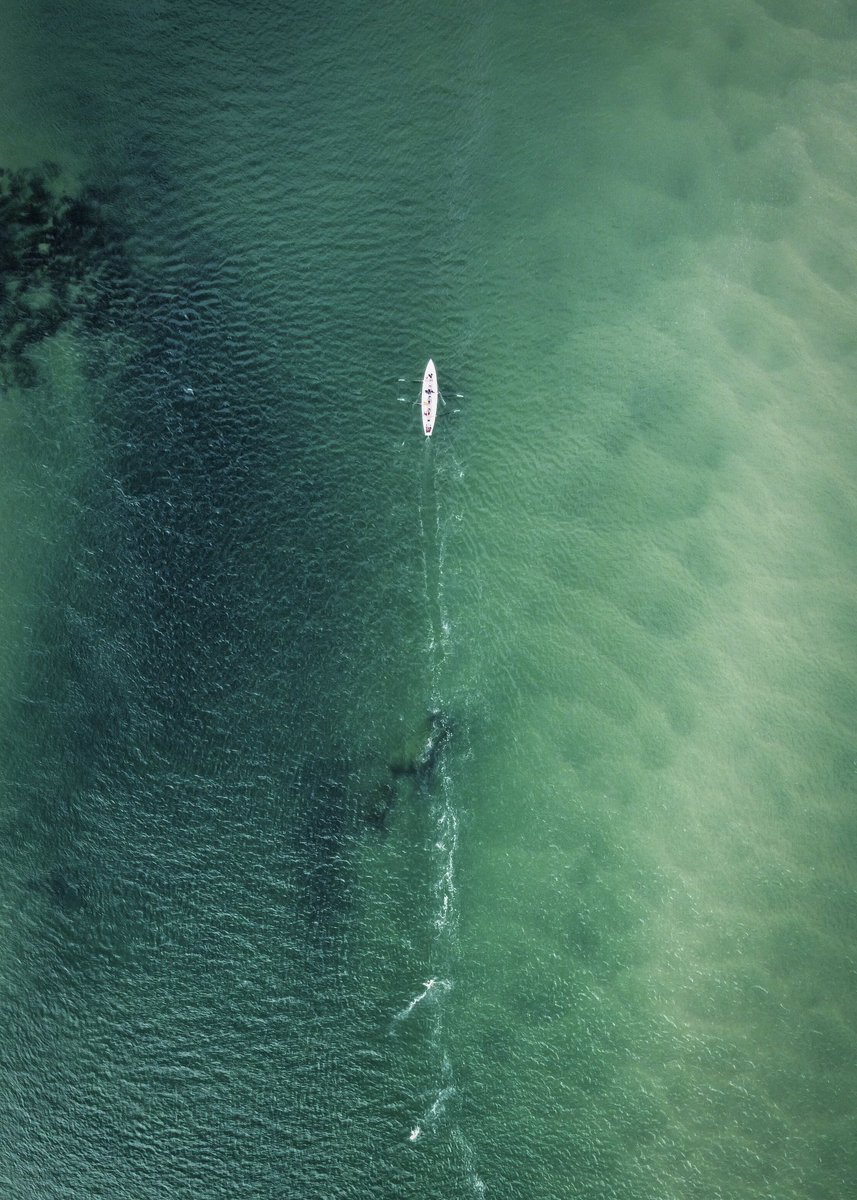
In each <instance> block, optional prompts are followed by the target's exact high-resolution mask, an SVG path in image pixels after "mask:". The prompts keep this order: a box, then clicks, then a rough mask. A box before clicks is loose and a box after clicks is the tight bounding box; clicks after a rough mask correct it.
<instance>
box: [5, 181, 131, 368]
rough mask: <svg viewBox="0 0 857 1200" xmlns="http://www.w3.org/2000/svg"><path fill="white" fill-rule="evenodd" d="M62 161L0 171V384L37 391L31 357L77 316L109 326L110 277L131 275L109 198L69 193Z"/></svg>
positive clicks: (86, 191) (90, 191)
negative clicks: (61, 178) (64, 181)
mask: <svg viewBox="0 0 857 1200" xmlns="http://www.w3.org/2000/svg"><path fill="white" fill-rule="evenodd" d="M59 179H60V169H59V167H58V166H57V165H56V163H43V164H42V165H41V166H40V167H38V168H24V169H22V170H19V171H10V170H7V169H6V168H3V167H0V383H2V384H5V385H7V386H8V385H9V384H14V385H16V386H18V387H31V386H32V385H33V384H35V383H36V382H37V379H38V369H37V367H36V363H35V362H34V360H33V358H32V355H31V353H30V352H31V351H32V349H33V348H34V347H35V346H36V345H38V344H39V343H40V342H42V341H43V340H44V339H45V338H47V337H50V336H52V335H53V334H55V333H57V332H58V331H59V330H60V329H62V328H63V326H65V325H67V324H68V323H69V322H71V321H73V320H75V319H76V318H84V319H86V321H87V324H88V325H89V326H90V327H91V328H97V327H98V326H99V325H103V324H105V323H107V324H109V323H110V316H109V311H108V310H109V308H110V300H109V297H110V294H111V276H112V275H114V274H116V273H117V272H118V273H119V274H120V275H122V276H124V275H126V274H127V271H126V268H125V266H124V264H123V259H124V249H123V248H124V243H125V236H124V233H123V232H122V231H121V230H120V228H119V225H118V223H117V221H116V217H115V212H114V211H113V210H112V209H111V208H110V204H109V201H110V199H111V196H110V195H109V194H108V193H107V192H106V191H105V190H104V189H102V188H97V187H92V186H86V187H82V188H81V189H80V190H79V191H77V192H74V193H73V192H70V191H66V190H64V189H63V188H62V186H61V184H60V182H59Z"/></svg>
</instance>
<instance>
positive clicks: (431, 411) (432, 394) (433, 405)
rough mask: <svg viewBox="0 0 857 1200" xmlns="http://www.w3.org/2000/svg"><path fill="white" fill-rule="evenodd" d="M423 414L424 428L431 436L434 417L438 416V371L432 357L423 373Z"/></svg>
mask: <svg viewBox="0 0 857 1200" xmlns="http://www.w3.org/2000/svg"><path fill="white" fill-rule="evenodd" d="M420 407H421V409H422V414H423V429H424V430H425V435H426V437H431V433H432V430H433V429H434V419H435V417H436V416H437V371H435V369H434V362H433V360H432V359H429V360H428V365H427V366H426V370H425V374H424V375H423V395H422V402H421V404H420Z"/></svg>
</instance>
